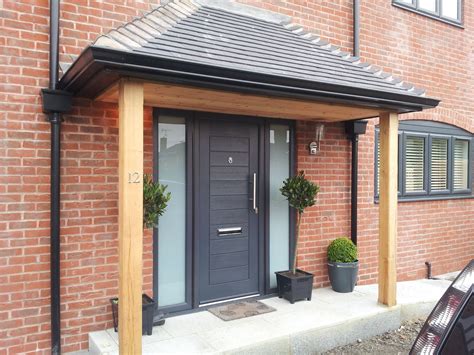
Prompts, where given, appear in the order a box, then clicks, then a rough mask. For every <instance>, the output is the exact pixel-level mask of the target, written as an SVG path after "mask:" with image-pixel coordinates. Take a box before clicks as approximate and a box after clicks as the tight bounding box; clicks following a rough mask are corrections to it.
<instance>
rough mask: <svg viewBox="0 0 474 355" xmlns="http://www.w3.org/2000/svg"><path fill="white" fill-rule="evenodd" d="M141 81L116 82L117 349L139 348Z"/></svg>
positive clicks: (136, 350) (138, 351) (134, 351)
mask: <svg viewBox="0 0 474 355" xmlns="http://www.w3.org/2000/svg"><path fill="white" fill-rule="evenodd" d="M142 253H143V84H142V83H140V82H138V81H134V80H132V79H122V80H121V81H120V84H119V349H120V354H122V355H125V354H126V355H129V354H141V352H142V267H143V263H142Z"/></svg>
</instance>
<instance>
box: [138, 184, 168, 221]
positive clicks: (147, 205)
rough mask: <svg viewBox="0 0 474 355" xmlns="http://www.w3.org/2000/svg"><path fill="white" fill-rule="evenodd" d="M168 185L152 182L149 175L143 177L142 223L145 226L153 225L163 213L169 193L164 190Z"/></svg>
mask: <svg viewBox="0 0 474 355" xmlns="http://www.w3.org/2000/svg"><path fill="white" fill-rule="evenodd" d="M167 188H168V186H166V185H162V184H160V183H158V182H154V181H153V179H152V178H151V176H149V175H145V176H144V179H143V224H144V225H145V227H146V228H152V227H155V226H156V225H157V223H158V217H160V216H162V215H163V213H165V210H166V207H167V206H168V201H169V200H170V199H171V193H170V192H166V189H167Z"/></svg>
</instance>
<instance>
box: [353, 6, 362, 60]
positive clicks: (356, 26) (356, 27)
mask: <svg viewBox="0 0 474 355" xmlns="http://www.w3.org/2000/svg"><path fill="white" fill-rule="evenodd" d="M352 16H353V20H352V22H353V23H352V24H353V27H352V32H353V33H352V35H353V46H354V47H353V52H352V55H353V56H354V57H359V56H360V39H359V38H360V0H353V1H352Z"/></svg>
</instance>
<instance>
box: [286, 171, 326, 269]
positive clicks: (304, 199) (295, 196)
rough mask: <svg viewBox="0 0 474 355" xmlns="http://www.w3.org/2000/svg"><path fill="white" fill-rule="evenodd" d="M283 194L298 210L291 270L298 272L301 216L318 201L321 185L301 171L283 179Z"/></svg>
mask: <svg viewBox="0 0 474 355" xmlns="http://www.w3.org/2000/svg"><path fill="white" fill-rule="evenodd" d="M280 192H281V194H282V195H283V196H285V197H286V199H287V200H288V203H289V204H290V206H291V207H293V208H295V209H296V210H297V211H298V219H297V221H296V243H295V249H294V251H293V266H292V268H291V271H292V273H293V275H295V274H296V256H297V253H298V241H299V239H300V224H301V216H302V214H303V212H304V210H305V209H306V208H307V207H311V206H314V204H315V203H316V195H317V194H318V192H319V186H318V185H316V184H315V183H313V182H312V181H309V180H307V179H306V177H305V176H304V172H303V171H300V172H299V173H298V174H297V175H295V176H291V177H289V178H288V179H286V180H285V181H283V186H282V187H281V189H280Z"/></svg>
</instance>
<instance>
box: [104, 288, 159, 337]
mask: <svg viewBox="0 0 474 355" xmlns="http://www.w3.org/2000/svg"><path fill="white" fill-rule="evenodd" d="M110 303H111V304H112V316H113V320H114V329H115V331H116V332H117V331H118V326H119V324H118V307H119V302H118V298H117V297H115V298H111V299H110ZM154 311H155V301H153V299H152V298H150V297H149V296H148V295H146V294H143V295H142V334H143V335H145V334H147V335H152V333H153V314H154Z"/></svg>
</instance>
